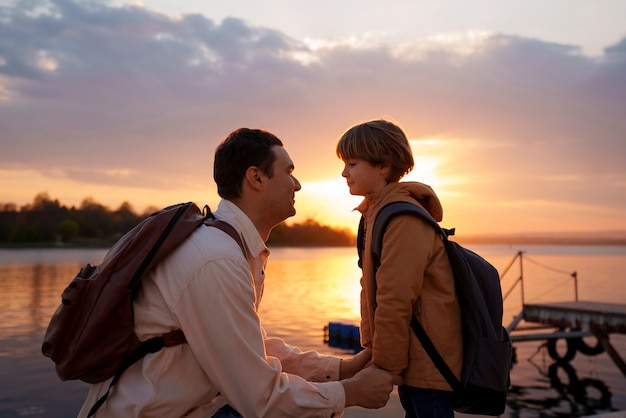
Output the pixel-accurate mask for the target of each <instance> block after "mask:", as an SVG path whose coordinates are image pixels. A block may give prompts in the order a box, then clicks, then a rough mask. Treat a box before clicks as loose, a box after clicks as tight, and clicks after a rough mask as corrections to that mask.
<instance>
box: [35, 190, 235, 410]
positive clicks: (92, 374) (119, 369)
mask: <svg viewBox="0 0 626 418" xmlns="http://www.w3.org/2000/svg"><path fill="white" fill-rule="evenodd" d="M205 211H206V212H207V214H206V215H204V214H203V213H202V212H201V211H200V209H199V208H198V206H196V204H194V203H192V202H188V203H180V204H177V205H173V206H169V207H167V208H164V209H161V210H160V211H158V212H155V213H153V214H152V215H150V216H149V217H148V218H146V219H144V220H143V221H142V222H141V223H139V224H138V225H137V226H135V227H134V228H133V229H131V230H130V231H129V232H127V233H126V234H125V235H124V236H123V237H122V238H120V239H119V241H117V242H116V243H115V244H114V245H113V247H112V248H111V249H110V250H109V252H108V253H107V254H106V256H105V257H104V260H103V261H102V263H101V264H100V265H98V266H93V265H91V264H87V265H85V266H84V267H83V268H82V269H81V270H80V272H79V273H78V275H77V276H76V277H75V278H74V280H72V282H71V283H70V284H69V285H68V286H67V288H66V289H65V290H64V292H63V294H62V297H61V304H60V305H59V307H58V308H57V310H56V312H55V313H54V314H53V315H52V318H51V320H50V324H49V325H48V328H47V330H46V333H45V336H44V340H43V345H42V353H43V354H44V355H45V356H47V357H50V358H51V359H52V361H54V363H55V366H56V372H57V374H58V376H59V378H60V379H61V380H76V379H80V380H83V381H85V382H87V383H98V382H102V381H104V380H107V379H109V378H110V377H112V376H113V377H114V378H113V381H112V383H111V386H112V385H113V384H115V382H117V380H118V379H119V377H120V376H121V374H122V373H123V372H124V371H125V370H126V369H127V368H128V367H130V365H132V364H133V363H135V362H136V361H138V360H140V359H141V358H142V357H144V356H145V355H146V354H148V353H154V352H157V351H159V350H161V349H162V348H163V347H169V346H173V345H177V344H182V343H184V342H185V341H186V340H185V335H184V334H183V331H182V330H180V329H177V330H172V331H170V332H168V333H167V334H164V335H162V336H158V337H153V338H151V339H149V340H147V341H143V342H142V341H139V338H138V337H137V335H136V334H135V330H134V321H133V317H134V315H133V297H134V295H135V292H136V290H137V289H138V286H139V285H140V283H141V279H142V277H143V276H144V274H145V273H146V272H147V271H149V270H150V269H151V268H153V267H154V266H155V265H156V264H157V263H158V262H159V261H161V260H162V259H163V258H164V257H165V256H167V255H168V254H169V253H171V252H172V251H173V250H174V249H175V248H176V247H177V246H178V245H180V244H181V243H182V242H183V241H184V240H185V239H186V238H187V237H188V236H189V235H190V234H191V233H192V232H193V231H195V230H196V228H197V227H199V226H200V225H203V224H205V225H208V226H213V227H216V228H219V229H221V230H223V231H224V232H226V233H227V234H229V235H230V236H231V237H232V238H233V239H234V240H235V241H237V243H238V244H239V246H240V247H241V250H242V251H243V253H244V255H245V249H244V246H243V243H242V241H241V238H240V237H239V235H238V234H237V232H236V231H235V229H234V228H233V227H232V226H231V225H229V224H227V223H226V222H223V221H219V220H217V219H215V217H214V216H213V214H212V213H211V211H210V209H209V208H208V206H205ZM109 390H110V387H109ZM107 394H108V392H107ZM103 398H104V399H106V395H105V396H104V397H103ZM104 399H101V400H100V401H99V404H98V405H97V406H94V408H95V409H97V407H99V406H100V405H101V404H102V403H103V402H104ZM95 409H93V408H92V411H93V412H95Z"/></svg>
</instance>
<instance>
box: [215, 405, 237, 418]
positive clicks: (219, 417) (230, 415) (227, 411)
mask: <svg viewBox="0 0 626 418" xmlns="http://www.w3.org/2000/svg"><path fill="white" fill-rule="evenodd" d="M238 417H241V415H239V412H237V411H235V410H234V409H233V408H232V407H231V406H230V405H224V406H223V407H221V408H220V410H219V411H217V412H216V413H215V415H213V418H238Z"/></svg>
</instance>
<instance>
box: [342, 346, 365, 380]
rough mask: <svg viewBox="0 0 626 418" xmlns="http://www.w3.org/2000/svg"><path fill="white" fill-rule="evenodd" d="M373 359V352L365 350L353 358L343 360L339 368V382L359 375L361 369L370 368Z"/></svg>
mask: <svg viewBox="0 0 626 418" xmlns="http://www.w3.org/2000/svg"><path fill="white" fill-rule="evenodd" d="M371 359H372V350H371V349H370V348H365V349H363V350H361V351H360V352H358V353H357V354H355V355H354V356H353V357H352V358H349V359H342V360H341V363H340V366H339V380H343V379H347V378H349V377H352V376H354V375H355V374H357V373H358V372H359V371H360V370H361V369H363V368H365V367H367V366H369V365H370V364H371Z"/></svg>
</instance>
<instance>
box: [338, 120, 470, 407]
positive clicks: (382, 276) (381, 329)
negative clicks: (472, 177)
mask: <svg viewBox="0 0 626 418" xmlns="http://www.w3.org/2000/svg"><path fill="white" fill-rule="evenodd" d="M337 156H338V157H339V158H340V159H341V160H343V162H344V164H345V165H344V169H343V172H342V173H341V175H342V176H343V177H344V178H345V179H346V180H347V183H348V187H349V189H350V194H352V195H357V196H363V197H364V200H363V202H362V203H361V204H360V205H359V206H358V207H357V209H358V210H359V211H360V212H361V214H362V215H363V218H364V223H365V230H366V234H365V248H364V249H363V259H362V263H363V264H362V277H361V343H362V344H363V345H364V346H365V347H370V348H371V349H372V362H373V364H374V365H376V366H378V367H380V368H383V369H386V370H389V371H392V372H394V373H396V374H400V375H402V377H403V379H404V384H403V385H401V386H399V388H398V394H399V396H400V401H401V403H402V406H403V408H404V410H405V411H406V417H407V418H408V417H410V418H414V417H420V418H423V417H453V416H454V410H453V406H452V396H451V395H452V392H451V390H452V389H451V388H450V386H449V385H448V383H447V382H446V380H445V379H444V378H443V376H442V375H441V374H440V373H439V371H438V370H437V367H436V366H435V365H434V364H433V363H432V361H431V360H430V357H429V356H428V354H427V353H426V352H425V351H424V349H423V348H422V346H421V345H420V343H419V341H418V339H417V337H416V336H415V334H414V333H413V332H412V330H411V328H410V322H411V317H412V315H415V316H416V317H417V319H418V320H419V321H420V323H421V324H422V326H423V327H424V329H425V330H426V332H427V334H428V335H429V336H430V338H431V340H432V341H433V343H434V344H435V346H436V347H437V349H438V350H439V353H440V354H441V355H442V357H443V358H444V360H445V361H446V363H447V364H448V365H449V366H450V368H451V370H452V371H453V372H454V373H455V375H456V376H457V377H459V376H460V373H461V365H462V358H463V357H462V356H463V348H462V347H463V346H462V333H461V322H460V311H459V305H458V301H457V297H456V293H455V287H454V277H453V275H452V270H451V267H450V263H449V261H448V257H447V254H446V251H445V248H444V245H443V241H442V238H441V237H440V236H439V234H438V233H437V232H436V231H435V229H434V228H433V227H432V226H430V225H429V224H428V223H426V222H425V221H424V220H422V219H420V218H418V217H415V216H411V215H400V216H396V217H394V218H393V219H392V220H391V222H390V223H389V225H388V227H387V229H386V232H385V234H384V237H383V253H382V254H381V263H380V267H379V268H378V270H377V272H376V274H375V273H374V265H373V260H372V254H371V248H372V243H371V236H370V234H368V232H367V231H368V229H369V228H372V227H373V224H374V220H375V219H376V215H377V214H378V212H379V211H380V209H382V208H383V207H384V206H385V205H386V204H388V203H391V202H394V201H406V202H410V203H413V204H416V205H420V206H422V207H423V208H424V209H426V210H427V211H428V212H429V213H430V214H431V215H432V216H433V218H435V219H436V220H437V221H441V219H442V215H443V209H442V206H441V203H440V201H439V199H438V197H437V195H436V194H435V192H434V191H433V190H432V189H431V188H430V187H429V186H427V185H425V184H422V183H418V182H400V179H401V178H402V177H403V176H404V175H405V174H407V173H408V172H410V171H411V169H412V168H413V165H414V162H413V155H412V152H411V148H410V145H409V142H408V140H407V137H406V135H405V134H404V132H403V131H402V129H400V128H399V127H398V126H397V125H395V124H393V123H391V122H389V121H386V120H373V121H370V122H366V123H362V124H359V125H356V126H354V127H352V128H350V129H349V130H348V131H346V132H345V133H344V134H343V135H342V137H341V138H340V140H339V142H338V144H337Z"/></svg>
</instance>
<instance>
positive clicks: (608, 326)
mask: <svg viewBox="0 0 626 418" xmlns="http://www.w3.org/2000/svg"><path fill="white" fill-rule="evenodd" d="M518 257H519V261H520V277H519V278H518V280H517V281H516V282H515V284H514V285H513V287H515V286H516V285H517V284H520V286H521V288H522V312H520V313H519V314H518V315H517V316H516V317H515V318H514V319H513V321H512V322H511V324H510V325H509V326H508V327H507V331H508V332H509V335H510V337H511V341H512V342H513V343H515V342H518V341H543V340H546V341H547V346H548V352H549V353H550V355H551V356H552V357H553V358H554V359H555V360H557V361H564V362H568V361H569V360H571V358H573V357H574V355H575V354H576V351H580V352H581V353H583V354H586V355H596V354H600V353H602V352H604V351H606V353H607V354H608V355H609V357H611V359H612V360H613V362H614V363H615V365H616V366H617V367H618V368H619V369H620V371H621V372H622V374H623V375H624V376H625V377H626V362H624V360H623V359H622V357H621V356H620V354H619V353H618V352H617V350H615V348H614V347H613V345H612V344H611V342H610V340H609V335H610V334H613V333H617V334H626V305H624V304H616V303H603V302H591V301H579V300H578V283H577V277H576V273H575V272H574V273H572V277H573V278H574V287H575V289H574V295H575V296H574V299H575V300H574V301H571V302H555V303H538V304H526V303H524V293H523V266H522V252H520V253H518V254H517V256H516V259H517V258H518ZM516 259H514V260H513V262H515V260H516ZM513 262H512V263H511V265H512V264H513ZM511 265H509V267H507V269H506V270H505V271H504V273H503V274H502V275H504V274H506V272H507V271H508V269H509V268H510V267H511ZM502 275H501V276H502ZM511 290H512V289H511ZM509 294H510V290H509V292H508V293H506V294H505V298H506V296H508V295H509ZM522 320H523V321H525V325H524V326H520V324H521V322H522ZM548 331H550V332H548ZM584 337H595V338H596V339H597V343H596V344H595V345H591V346H590V345H588V344H587V343H586V342H585V340H583V338H584ZM561 338H563V339H565V340H566V341H567V352H566V353H565V354H561V353H558V352H557V351H556V346H555V345H556V340H558V339H561Z"/></svg>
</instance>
